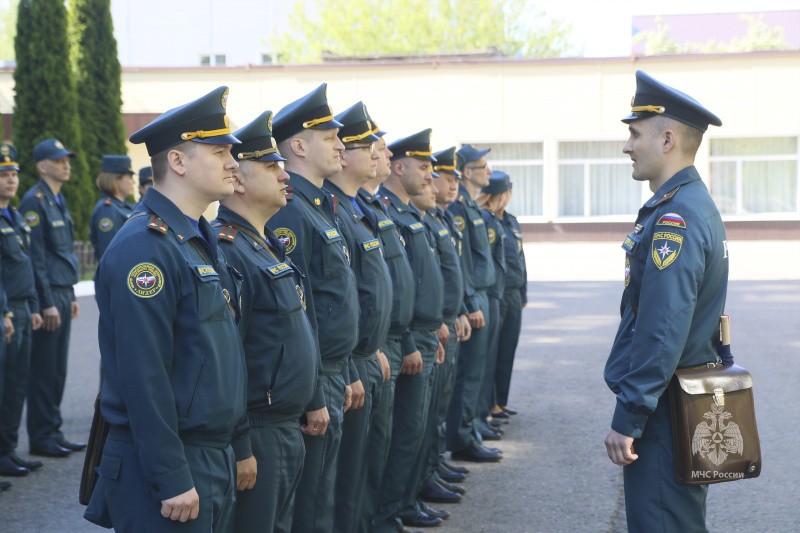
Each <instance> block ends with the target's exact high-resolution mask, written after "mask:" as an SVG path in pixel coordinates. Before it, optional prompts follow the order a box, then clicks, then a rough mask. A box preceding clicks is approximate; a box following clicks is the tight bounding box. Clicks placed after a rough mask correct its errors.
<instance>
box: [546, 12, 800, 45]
mask: <svg viewBox="0 0 800 533" xmlns="http://www.w3.org/2000/svg"><path fill="white" fill-rule="evenodd" d="M534 5H535V6H536V8H538V9H540V10H541V9H543V10H545V11H546V12H547V14H548V15H549V16H551V17H554V18H562V19H564V20H565V21H567V22H571V23H572V40H573V42H574V43H575V45H576V47H578V48H580V46H581V45H583V52H584V53H583V55H584V56H586V57H623V56H628V55H630V53H631V20H632V17H633V16H635V15H636V16H638V15H676V14H690V13H737V12H757V11H783V10H796V9H800V0H759V1H758V2H754V1H753V0H671V1H668V2H667V1H663V0H662V1H657V0H536V1H535V4H534Z"/></svg>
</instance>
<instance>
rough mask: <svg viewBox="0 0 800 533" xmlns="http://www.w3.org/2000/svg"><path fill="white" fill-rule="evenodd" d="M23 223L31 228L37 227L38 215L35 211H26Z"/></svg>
mask: <svg viewBox="0 0 800 533" xmlns="http://www.w3.org/2000/svg"><path fill="white" fill-rule="evenodd" d="M25 222H27V223H28V225H29V226H30V227H32V228H35V227H36V226H38V225H39V213H37V212H36V211H28V212H27V213H25Z"/></svg>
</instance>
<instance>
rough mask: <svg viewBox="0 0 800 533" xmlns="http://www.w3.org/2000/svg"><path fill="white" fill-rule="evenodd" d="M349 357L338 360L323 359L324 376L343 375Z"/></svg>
mask: <svg viewBox="0 0 800 533" xmlns="http://www.w3.org/2000/svg"><path fill="white" fill-rule="evenodd" d="M346 363H347V359H337V360H336V361H326V360H325V359H323V360H322V375H324V376H338V375H341V373H342V369H343V368H344V365H345V364H346Z"/></svg>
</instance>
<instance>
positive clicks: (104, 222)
mask: <svg viewBox="0 0 800 533" xmlns="http://www.w3.org/2000/svg"><path fill="white" fill-rule="evenodd" d="M97 227H98V228H100V231H109V230H111V228H113V227H114V222H112V221H111V219H110V218H101V219H100V222H98V223H97Z"/></svg>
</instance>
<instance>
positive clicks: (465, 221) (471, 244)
mask: <svg viewBox="0 0 800 533" xmlns="http://www.w3.org/2000/svg"><path fill="white" fill-rule="evenodd" d="M488 152H489V149H488V148H487V149H485V150H476V149H475V148H473V147H472V146H470V145H469V144H467V145H464V146H463V147H462V148H461V149H460V150H458V151H457V152H456V155H457V167H458V170H459V171H460V172H461V173H462V176H463V179H462V180H461V183H459V186H458V197H457V198H456V201H455V202H453V203H452V204H450V205H449V206H448V207H447V211H448V213H450V214H451V215H452V217H453V225H454V226H455V227H456V229H457V230H458V231H460V232H461V236H462V241H461V267H462V272H463V274H464V303H465V305H466V306H467V311H468V313H469V314H468V316H469V322H470V325H471V326H472V335H471V336H470V338H469V340H468V341H465V342H464V343H462V344H461V347H460V348H459V355H458V368H457V369H456V384H455V387H454V389H453V398H452V400H451V402H450V409H449V411H448V414H447V448H448V449H449V450H450V451H451V452H452V457H453V458H454V459H460V460H465V461H475V462H496V461H500V460H501V459H502V455H501V454H500V453H499V451H493V450H489V449H487V448H486V447H484V446H483V439H482V437H481V434H480V430H481V424H480V420H479V416H478V406H479V401H480V394H481V388H482V383H483V373H484V370H485V368H486V351H487V349H488V342H489V338H488V336H489V331H488V329H487V328H486V325H488V324H489V323H490V321H491V320H492V317H491V316H490V315H489V299H488V296H487V295H486V291H487V289H488V288H489V287H490V286H491V285H492V284H493V283H494V279H495V272H494V264H493V262H492V256H491V248H490V244H489V233H488V232H487V231H486V223H485V222H484V220H483V215H482V213H481V210H480V208H479V207H478V206H477V204H475V201H474V200H473V198H474V197H477V195H478V193H479V192H480V190H481V188H482V187H485V186H486V185H488V184H489V175H490V174H491V171H490V170H489V164H488V163H487V161H486V154H487V153H488ZM494 320H497V317H494Z"/></svg>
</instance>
